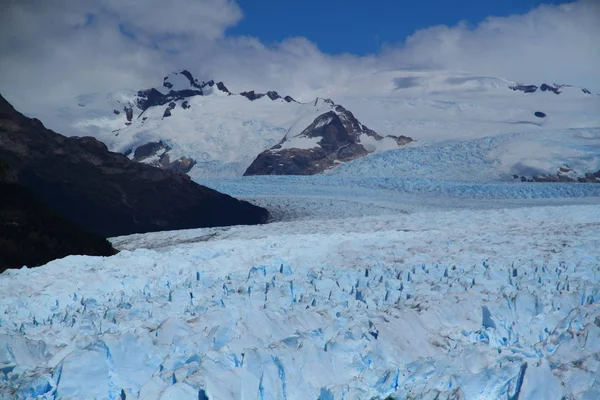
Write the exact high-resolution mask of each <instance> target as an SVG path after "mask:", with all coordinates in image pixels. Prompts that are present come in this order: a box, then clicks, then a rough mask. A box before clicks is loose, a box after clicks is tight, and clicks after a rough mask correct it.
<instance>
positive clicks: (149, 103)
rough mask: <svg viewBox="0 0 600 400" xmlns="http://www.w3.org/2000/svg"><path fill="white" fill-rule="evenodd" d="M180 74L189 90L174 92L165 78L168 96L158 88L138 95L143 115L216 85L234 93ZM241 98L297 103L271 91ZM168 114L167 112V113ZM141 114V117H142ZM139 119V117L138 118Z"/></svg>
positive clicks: (218, 83)
mask: <svg viewBox="0 0 600 400" xmlns="http://www.w3.org/2000/svg"><path fill="white" fill-rule="evenodd" d="M179 74H181V75H183V76H185V77H186V79H187V80H188V82H189V84H190V88H189V89H181V90H173V84H172V83H171V82H169V81H168V79H169V77H168V76H165V77H164V78H163V87H166V88H167V89H170V90H169V92H168V93H167V94H163V93H161V92H160V91H159V90H157V89H156V88H150V89H144V90H140V91H138V93H137V100H136V101H135V103H136V106H137V107H138V108H139V109H140V110H141V111H142V112H141V114H143V113H144V111H146V110H147V109H148V108H150V107H154V106H163V105H165V104H167V103H171V102H174V101H178V100H184V99H186V98H188V97H193V96H203V95H204V94H205V93H204V91H205V90H206V89H207V88H212V87H213V86H215V85H216V87H217V89H218V90H220V91H222V92H224V93H227V94H229V95H231V94H232V93H231V92H230V91H229V89H227V87H226V86H225V84H224V83H223V82H217V83H215V81H214V80H210V81H207V82H202V83H200V81H198V79H196V78H194V77H193V75H192V74H191V73H190V72H189V71H188V70H183V71H180V72H179ZM240 95H241V96H244V97H246V98H247V99H248V100H250V101H254V100H257V99H260V98H261V97H264V96H268V97H269V98H270V99H271V100H277V99H283V100H285V101H287V102H288V103H291V102H296V100H294V99H293V98H292V97H291V96H285V97H281V96H280V95H279V94H278V93H277V92H275V91H270V92H267V93H266V94H265V93H256V92H255V91H254V90H250V91H247V92H242V93H240ZM165 112H166V111H165ZM141 114H140V115H141ZM127 115H128V121H131V118H130V117H129V114H127ZM138 117H139V116H138Z"/></svg>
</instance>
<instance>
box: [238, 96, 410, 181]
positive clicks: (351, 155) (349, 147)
mask: <svg viewBox="0 0 600 400" xmlns="http://www.w3.org/2000/svg"><path fill="white" fill-rule="evenodd" d="M326 101H327V102H329V103H330V104H331V105H332V110H331V111H328V112H326V113H324V114H321V115H320V116H318V117H317V118H316V119H315V120H314V121H313V122H312V123H311V124H310V125H309V126H308V127H307V128H306V129H304V130H303V131H302V132H301V133H300V134H298V135H296V136H294V137H286V138H284V139H283V141H282V142H281V143H279V144H277V145H275V146H273V147H272V148H271V149H269V150H266V151H264V152H262V153H261V154H259V156H258V157H257V158H256V159H255V160H254V162H253V163H252V164H251V165H250V166H249V167H248V169H247V170H246V172H245V173H244V175H313V174H318V173H321V172H323V171H325V170H327V169H330V168H332V167H334V166H335V165H336V164H338V163H341V162H346V161H351V160H354V159H357V158H360V157H364V156H366V155H368V154H369V153H370V152H372V151H374V149H371V148H370V146H368V147H369V148H367V146H365V143H363V142H367V141H372V142H379V141H382V140H384V139H385V138H384V137H382V136H380V135H379V134H377V133H376V132H374V131H372V130H371V129H369V128H367V127H366V126H364V125H363V124H361V123H360V122H359V121H358V120H357V119H356V118H355V117H354V115H353V114H352V113H351V112H350V111H348V110H346V109H345V108H344V107H342V106H340V105H335V104H333V102H331V100H326ZM387 138H388V139H392V140H393V141H395V143H396V144H397V145H399V146H401V145H404V144H407V143H410V142H411V141H412V139H411V138H408V137H406V136H400V137H396V136H388V137H387Z"/></svg>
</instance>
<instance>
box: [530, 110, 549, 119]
mask: <svg viewBox="0 0 600 400" xmlns="http://www.w3.org/2000/svg"><path fill="white" fill-rule="evenodd" d="M533 115H535V116H536V117H538V118H546V113H544V112H541V111H536V112H534V113H533Z"/></svg>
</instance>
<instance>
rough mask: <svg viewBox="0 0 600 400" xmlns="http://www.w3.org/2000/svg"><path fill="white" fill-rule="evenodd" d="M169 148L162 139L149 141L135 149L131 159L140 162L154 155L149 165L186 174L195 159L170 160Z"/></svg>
mask: <svg viewBox="0 0 600 400" xmlns="http://www.w3.org/2000/svg"><path fill="white" fill-rule="evenodd" d="M169 150H171V147H170V146H169V145H168V144H166V143H165V142H163V141H162V140H159V141H158V142H149V143H146V144H144V145H141V146H139V147H138V148H136V149H135V152H134V153H133V161H136V162H142V161H144V160H146V159H147V158H149V157H154V158H155V160H153V161H152V162H150V163H149V164H150V165H152V166H155V167H159V168H163V169H168V170H170V171H174V172H178V173H180V174H187V173H188V172H190V170H191V169H192V168H193V167H194V165H196V160H194V159H193V158H190V157H181V158H179V159H177V160H175V161H171V156H170V155H169Z"/></svg>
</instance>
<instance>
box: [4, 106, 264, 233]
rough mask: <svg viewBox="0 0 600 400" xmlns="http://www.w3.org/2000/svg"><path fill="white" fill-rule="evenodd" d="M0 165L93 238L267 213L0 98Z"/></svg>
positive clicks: (251, 220)
mask: <svg viewBox="0 0 600 400" xmlns="http://www.w3.org/2000/svg"><path fill="white" fill-rule="evenodd" d="M0 159H2V160H4V161H5V162H6V163H7V164H8V165H9V166H11V167H12V169H13V170H14V171H15V174H16V176H17V180H18V183H19V184H21V185H23V186H24V187H26V188H28V189H29V190H30V191H31V192H33V194H34V195H35V196H36V197H37V198H38V199H40V200H41V201H43V202H44V203H46V204H47V205H48V206H49V207H50V208H51V209H52V210H53V211H54V212H57V213H58V214H60V215H62V216H63V217H65V218H66V219H68V220H69V221H71V222H72V223H74V224H76V225H78V226H79V227H81V228H83V229H84V230H86V231H89V232H91V233H94V234H98V235H101V236H105V237H108V236H117V235H125V234H131V233H139V232H149V231H159V230H171V229H186V228H198V227H210V226H224V225H238V224H259V223H264V222H267V219H268V217H269V214H268V212H267V210H265V209H263V208H260V207H256V206H254V205H252V204H250V203H247V202H244V201H239V200H236V199H234V198H232V197H230V196H227V195H224V194H221V193H218V192H216V191H214V190H212V189H209V188H206V187H203V186H200V185H198V184H196V183H194V182H193V181H192V180H191V179H190V178H189V177H188V176H186V175H183V174H176V173H173V172H171V171H165V170H161V169H158V168H154V167H152V166H149V165H144V164H141V163H136V162H133V161H131V160H129V159H128V158H127V157H126V156H125V155H123V154H119V153H112V152H109V151H108V150H107V148H106V146H105V145H104V144H103V143H101V142H99V141H98V140H96V139H94V138H89V137H84V138H78V137H70V138H68V137H65V136H62V135H60V134H57V133H55V132H53V131H51V130H49V129H46V128H45V127H44V125H43V124H42V123H41V122H40V121H39V120H37V119H30V118H27V117H25V116H23V115H22V114H20V113H19V112H17V111H16V110H15V109H14V108H13V107H12V106H11V105H10V104H9V103H8V102H7V101H6V100H5V99H4V98H2V97H1V96H0Z"/></svg>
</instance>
